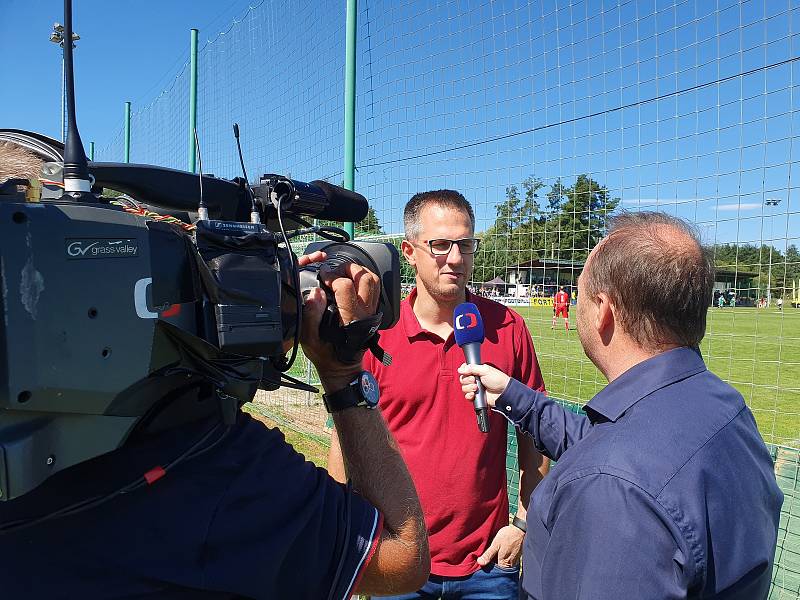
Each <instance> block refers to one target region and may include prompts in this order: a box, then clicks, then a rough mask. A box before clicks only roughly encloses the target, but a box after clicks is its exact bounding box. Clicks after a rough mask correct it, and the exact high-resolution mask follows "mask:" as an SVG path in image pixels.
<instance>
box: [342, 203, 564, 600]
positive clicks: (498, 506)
mask: <svg viewBox="0 0 800 600" xmlns="http://www.w3.org/2000/svg"><path fill="white" fill-rule="evenodd" d="M403 220H404V225H405V235H406V239H405V240H404V241H403V244H402V251H403V255H404V256H405V258H406V260H408V262H409V263H410V264H411V265H412V266H413V267H414V269H415V271H416V283H417V287H416V289H414V290H413V291H412V292H411V294H410V295H409V297H408V298H407V299H406V300H404V301H403V303H402V305H401V313H400V321H399V323H398V324H397V325H396V326H395V327H394V328H392V329H391V330H389V331H385V332H383V333H382V334H381V345H382V346H383V348H384V349H385V350H386V351H388V352H389V353H390V354H391V355H392V357H393V363H392V364H391V365H390V366H385V365H383V364H382V363H381V362H379V361H378V360H377V359H375V357H373V356H372V355H371V354H370V353H367V355H366V356H365V357H364V367H365V368H366V369H368V370H370V371H372V372H373V373H374V375H375V377H376V378H377V379H378V382H379V384H380V388H381V400H380V404H379V406H380V408H381V411H382V412H383V415H384V417H385V419H386V422H387V424H388V426H389V429H390V430H391V432H392V434H393V435H394V436H395V439H396V440H397V443H398V445H399V447H400V451H401V454H402V455H403V458H404V459H405V461H406V463H407V464H408V467H409V470H410V472H411V476H412V478H413V479H414V483H415V484H416V487H417V491H418V493H419V496H420V501H421V504H422V510H423V512H424V513H425V523H426V526H427V528H428V534H429V543H430V549H431V577H430V579H429V580H428V582H427V584H426V585H425V586H424V587H423V588H422V589H421V590H419V591H418V592H416V593H414V594H411V595H407V596H396V597H394V598H402V599H413V598H439V597H446V598H462V597H463V598H470V599H478V598H481V599H490V598H491V599H497V600H506V599H509V600H511V599H513V600H516V598H517V596H518V582H519V556H520V552H521V544H522V538H523V536H524V527H525V524H524V520H525V515H526V509H527V507H528V499H529V498H530V495H531V492H532V491H533V489H534V487H535V486H536V484H537V483H538V482H539V481H540V480H541V478H542V476H543V475H544V473H546V472H547V467H548V463H547V461H546V459H544V458H543V457H542V456H541V455H540V454H539V453H538V452H536V450H535V449H534V447H533V444H532V442H531V438H530V437H528V436H522V435H521V434H518V435H517V443H518V449H519V451H518V455H519V461H518V462H519V467H520V468H519V471H520V477H519V480H520V490H519V507H518V510H517V513H516V515H515V516H516V517H517V518H516V519H514V523H515V524H516V525H509V505H508V494H507V483H506V469H505V466H506V435H507V430H506V424H507V421H506V420H505V419H504V418H503V417H502V416H501V415H499V414H496V413H490V417H489V418H490V431H489V433H488V434H485V433H481V432H480V431H479V430H478V426H477V423H476V421H475V412H474V410H473V409H472V407H471V406H469V405H466V404H465V403H464V402H463V395H462V392H461V386H460V383H459V377H458V373H457V369H458V367H459V365H460V364H461V363H463V362H464V352H463V351H462V350H461V348H459V347H458V346H457V345H456V344H455V341H454V339H453V309H454V308H455V307H456V306H458V305H459V304H460V303H462V302H464V301H469V302H474V303H475V304H476V305H477V306H478V310H480V313H481V316H482V317H483V323H484V328H485V331H486V341H485V342H484V343H483V345H482V347H481V354H482V358H483V361H484V362H485V363H490V364H492V365H494V366H496V367H498V368H500V369H504V368H506V369H509V372H513V373H515V374H516V376H518V377H520V378H521V379H522V380H523V381H525V382H526V383H527V384H528V385H529V386H530V387H532V388H534V389H537V390H544V383H543V381H542V376H541V373H540V371H539V363H538V361H537V359H536V353H535V352H534V349H533V342H532V341H531V336H530V333H529V332H528V329H527V327H526V326H525V322H524V321H523V319H522V317H520V316H519V315H518V314H516V313H514V312H513V311H511V310H509V309H508V308H506V307H505V306H503V305H501V304H498V303H496V302H493V301H491V300H487V299H485V298H482V297H480V296H476V295H474V294H471V293H469V292H468V291H467V290H466V284H467V281H469V279H470V276H471V275H472V266H473V260H474V254H475V251H476V250H477V248H478V240H477V239H476V238H475V237H474V235H475V217H474V214H473V212H472V207H471V206H470V204H469V202H467V200H466V199H465V198H464V197H463V196H462V195H461V194H459V193H458V192H455V191H451V190H440V191H434V192H425V193H421V194H417V195H416V196H414V197H413V198H412V199H411V200H410V201H409V203H408V204H407V205H406V208H405V211H404V214H403ZM328 469H329V471H330V473H331V475H332V476H333V477H334V478H336V479H338V480H340V481H344V479H345V477H346V474H345V468H344V465H343V462H342V455H341V451H340V450H339V446H338V439H337V437H336V435H334V436H333V440H332V445H331V452H330V457H329V460H328Z"/></svg>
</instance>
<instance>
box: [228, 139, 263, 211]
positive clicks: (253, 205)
mask: <svg viewBox="0 0 800 600" xmlns="http://www.w3.org/2000/svg"><path fill="white" fill-rule="evenodd" d="M233 135H234V137H235V138H236V148H237V149H238V150H239V162H240V163H241V165H242V174H243V175H244V185H245V187H246V188H247V193H248V194H250V222H251V223H261V215H259V214H258V210H257V209H256V198H255V196H254V195H253V190H252V189H251V188H250V180H249V179H247V170H246V169H245V168H244V157H243V156H242V144H241V142H239V124H238V123H234V124H233Z"/></svg>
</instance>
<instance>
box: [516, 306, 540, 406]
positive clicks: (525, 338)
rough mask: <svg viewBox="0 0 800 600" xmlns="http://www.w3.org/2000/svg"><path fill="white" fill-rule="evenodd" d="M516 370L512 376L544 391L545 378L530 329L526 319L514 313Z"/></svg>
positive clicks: (532, 387)
mask: <svg viewBox="0 0 800 600" xmlns="http://www.w3.org/2000/svg"><path fill="white" fill-rule="evenodd" d="M514 317H515V318H514V344H515V348H514V360H515V364H514V372H513V373H511V376H512V377H513V378H514V379H516V380H517V381H521V382H522V383H524V384H525V385H527V386H528V387H529V388H531V389H532V390H536V391H539V392H544V391H545V387H544V379H543V378H542V371H541V369H540V368H539V359H538V358H537V357H536V350H534V347H533V339H531V334H530V331H528V327H527V326H526V325H525V320H524V319H523V318H522V317H521V316H519V315H517V314H516V313H515V314H514Z"/></svg>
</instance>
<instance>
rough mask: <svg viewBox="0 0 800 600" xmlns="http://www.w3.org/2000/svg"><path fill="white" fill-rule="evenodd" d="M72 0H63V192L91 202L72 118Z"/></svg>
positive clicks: (83, 156) (89, 182) (89, 183)
mask: <svg viewBox="0 0 800 600" xmlns="http://www.w3.org/2000/svg"><path fill="white" fill-rule="evenodd" d="M72 36H73V34H72V0H64V39H63V41H62V42H61V45H62V46H63V49H64V79H65V82H64V83H65V87H66V96H67V98H66V100H67V136H66V139H65V140H64V194H65V195H69V196H71V197H72V198H73V199H74V200H78V201H83V202H95V197H94V196H93V195H92V193H91V190H92V177H91V176H90V175H89V164H88V162H87V160H86V151H85V150H84V148H83V142H82V141H81V135H80V133H78V124H77V121H76V118H75V76H74V70H73V64H72V40H73V37H72Z"/></svg>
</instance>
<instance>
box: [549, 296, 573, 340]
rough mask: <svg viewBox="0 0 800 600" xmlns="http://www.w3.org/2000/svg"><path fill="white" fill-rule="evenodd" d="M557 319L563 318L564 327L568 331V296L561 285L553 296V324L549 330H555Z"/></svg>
mask: <svg viewBox="0 0 800 600" xmlns="http://www.w3.org/2000/svg"><path fill="white" fill-rule="evenodd" d="M558 317H564V327H565V328H566V330H567V331H569V294H568V293H567V292H565V291H564V286H563V285H562V286H561V287H560V288H558V291H557V292H556V295H555V296H553V324H552V326H551V327H550V329H555V326H556V321H557V320H558Z"/></svg>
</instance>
